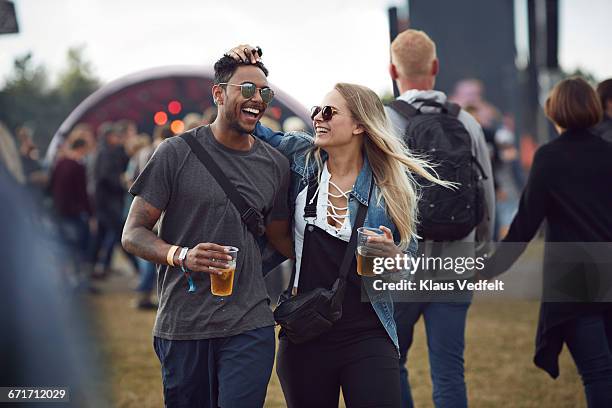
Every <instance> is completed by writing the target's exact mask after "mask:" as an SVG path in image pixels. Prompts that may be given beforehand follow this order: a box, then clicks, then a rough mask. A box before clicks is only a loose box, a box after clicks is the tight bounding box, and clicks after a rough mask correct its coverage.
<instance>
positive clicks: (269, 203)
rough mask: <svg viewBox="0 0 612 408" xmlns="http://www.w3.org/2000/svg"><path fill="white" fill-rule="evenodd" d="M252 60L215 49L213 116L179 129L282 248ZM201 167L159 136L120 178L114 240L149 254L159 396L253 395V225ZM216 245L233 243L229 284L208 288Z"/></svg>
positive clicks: (275, 170)
mask: <svg viewBox="0 0 612 408" xmlns="http://www.w3.org/2000/svg"><path fill="white" fill-rule="evenodd" d="M252 62H253V64H251V61H249V62H248V63H243V62H240V61H236V60H234V59H233V58H231V57H230V56H224V57H223V58H221V59H220V60H219V61H217V63H216V64H215V79H214V86H213V88H212V96H213V98H214V101H215V104H216V105H217V107H218V115H217V118H216V119H215V121H214V122H213V123H212V124H211V125H210V126H201V127H198V128H195V129H192V130H190V131H188V133H189V134H190V135H191V136H193V137H194V138H195V142H196V143H199V144H200V145H202V146H203V147H204V149H205V151H206V152H207V153H208V154H209V155H210V156H211V158H212V159H213V160H214V162H216V164H217V165H218V167H219V168H220V169H221V171H222V172H223V174H224V175H225V176H226V177H227V179H228V180H229V182H230V183H231V184H233V185H234V187H235V188H236V190H237V191H238V193H239V194H240V195H241V196H242V197H243V199H244V201H245V202H246V203H247V204H248V205H249V206H250V207H252V208H253V209H255V212H258V213H260V214H261V215H262V216H263V219H264V221H265V224H266V225H265V233H266V236H267V238H268V241H269V242H270V243H272V244H273V245H274V246H275V247H276V248H277V249H278V250H279V251H280V252H281V253H283V254H284V255H285V256H288V257H290V256H291V255H292V250H291V240H290V239H289V238H288V237H289V227H288V216H289V209H288V205H287V189H288V180H289V164H288V161H287V159H285V158H284V156H282V155H281V154H280V153H279V152H277V151H276V150H274V149H273V148H271V147H270V146H268V145H267V144H265V143H263V142H260V141H259V140H258V139H256V138H254V137H253V136H252V135H251V132H252V131H253V130H254V128H255V125H256V124H257V122H258V120H259V119H260V118H261V117H262V115H263V114H264V112H265V110H266V108H267V106H268V103H270V101H271V100H272V98H273V96H274V92H273V91H272V90H271V89H270V87H269V86H268V82H267V79H266V77H267V74H268V71H267V69H266V68H265V67H264V65H263V64H262V63H261V62H259V61H255V60H253V61H252ZM207 167H208V166H204V164H203V163H202V162H200V161H199V160H198V158H197V156H196V154H194V152H193V151H192V150H191V149H190V146H189V145H188V144H187V142H186V140H185V139H184V138H183V137H172V138H169V139H166V140H165V141H164V142H162V143H161V144H160V146H159V147H158V148H157V150H156V151H155V153H154V155H153V156H152V158H151V160H150V161H149V163H148V164H147V166H146V167H145V168H144V169H143V171H142V173H141V174H140V176H139V177H138V179H137V180H136V181H135V182H134V185H133V186H132V188H131V189H130V192H131V193H132V194H133V195H134V196H135V199H134V201H133V204H132V207H131V209H130V213H129V215H128V219H127V221H126V225H125V229H124V233H123V239H122V243H123V245H124V246H125V248H126V249H127V250H128V251H129V252H131V253H133V254H135V255H137V256H139V257H141V258H144V259H146V260H148V261H151V262H154V263H156V264H158V265H159V266H158V268H159V269H158V295H159V310H158V312H157V318H156V321H155V327H154V329H153V335H154V347H155V352H156V354H157V356H158V358H159V360H160V362H161V367H162V379H163V386H164V398H165V404H166V406H167V407H215V408H216V407H218V406H222V407H261V406H263V403H264V399H265V395H266V389H267V385H268V382H269V379H270V375H271V372H272V365H273V362H274V350H275V340H274V319H273V316H272V312H271V310H270V307H269V303H270V300H269V298H268V294H267V291H266V285H265V282H264V279H263V274H262V259H261V253H260V249H259V247H258V243H257V237H256V235H257V234H255V233H253V232H251V231H252V230H253V229H252V228H249V227H247V225H246V224H245V222H243V220H242V218H241V214H240V212H239V211H238V210H237V209H236V207H235V206H234V205H233V202H231V201H230V200H229V199H228V197H227V195H226V194H225V192H224V190H223V189H222V187H221V186H220V184H219V183H218V180H217V179H215V177H213V175H212V174H211V173H210V172H209V171H208V168H207ZM160 218H161V224H160V228H159V236H157V235H156V234H155V233H153V232H152V228H153V226H154V225H155V223H156V222H157V221H158V219H160ZM226 246H234V247H237V248H238V249H239V252H238V257H237V261H236V269H235V274H234V281H233V292H232V294H231V295H229V296H225V297H219V296H213V295H212V294H211V289H210V279H209V276H208V275H209V274H215V273H219V272H218V270H217V268H219V269H224V268H227V267H228V265H227V264H226V262H227V261H228V260H229V259H230V257H229V256H228V255H227V253H225V248H226ZM184 271H187V272H185V273H183V272H184ZM188 277H190V279H191V280H192V281H193V284H194V285H195V291H193V292H192V291H190V284H191V283H192V282H191V281H190V280H189V279H188Z"/></svg>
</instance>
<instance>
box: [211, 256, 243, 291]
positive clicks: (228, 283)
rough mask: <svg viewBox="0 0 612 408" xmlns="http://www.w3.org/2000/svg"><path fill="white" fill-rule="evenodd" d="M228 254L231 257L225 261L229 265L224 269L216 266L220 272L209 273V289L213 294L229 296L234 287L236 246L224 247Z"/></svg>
mask: <svg viewBox="0 0 612 408" xmlns="http://www.w3.org/2000/svg"><path fill="white" fill-rule="evenodd" d="M225 248H226V249H227V250H228V252H226V254H228V255H229V256H231V257H232V259H231V260H230V261H227V263H228V264H229V267H228V268H226V269H220V268H216V269H217V271H219V272H221V274H219V275H217V274H212V273H211V274H210V291H211V292H212V294H213V295H215V296H229V295H231V294H232V290H233V288H234V272H235V271H236V258H237V256H238V248H236V247H231V246H228V247H225Z"/></svg>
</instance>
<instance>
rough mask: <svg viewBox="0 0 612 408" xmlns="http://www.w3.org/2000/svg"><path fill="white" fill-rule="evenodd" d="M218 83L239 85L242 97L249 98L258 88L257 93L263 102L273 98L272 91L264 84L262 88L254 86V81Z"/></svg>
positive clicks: (268, 101)
mask: <svg viewBox="0 0 612 408" xmlns="http://www.w3.org/2000/svg"><path fill="white" fill-rule="evenodd" d="M219 85H230V86H239V87H240V93H241V94H242V97H243V98H244V99H251V98H252V97H253V96H255V92H256V91H257V90H259V94H260V95H261V100H262V101H263V102H264V103H270V101H272V98H274V91H273V90H272V89H271V88H269V87H267V86H265V87H263V88H258V87H257V86H255V84H254V83H252V82H245V83H243V84H240V85H239V84H231V83H229V82H222V83H220V84H219Z"/></svg>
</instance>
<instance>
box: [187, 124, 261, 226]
mask: <svg viewBox="0 0 612 408" xmlns="http://www.w3.org/2000/svg"><path fill="white" fill-rule="evenodd" d="M196 131H197V130H196ZM180 137H181V138H182V139H183V140H184V141H186V142H187V144H188V145H189V147H190V148H191V151H192V152H193V153H194V154H195V155H196V157H197V158H198V159H199V160H200V162H201V163H202V164H203V165H204V167H206V169H207V170H208V171H209V172H210V174H211V175H212V176H213V177H214V179H215V180H216V181H217V183H219V186H221V188H222V189H223V191H224V192H225V195H226V196H227V198H229V200H230V201H231V202H232V204H233V205H234V207H236V209H237V210H238V212H239V213H240V218H242V222H244V224H245V225H246V227H247V229H248V230H249V231H251V233H252V234H253V236H254V237H255V238H257V237H260V236H262V235H263V234H264V232H265V223H264V217H263V215H262V214H261V213H260V212H259V211H258V210H257V209H256V208H253V207H251V206H250V205H248V204H247V202H246V201H245V199H244V197H242V195H241V194H240V193H239V192H238V190H236V186H234V185H233V184H232V182H231V181H229V180H228V178H227V177H226V176H225V174H223V171H222V170H221V169H220V168H219V165H218V164H217V162H215V161H214V159H213V158H212V156H211V155H210V154H208V152H207V151H206V149H204V147H203V146H202V145H201V144H200V143H199V142H198V141H197V140H196V138H195V137H193V135H192V134H191V133H190V132H187V133H183V134H182V135H181V136H180Z"/></svg>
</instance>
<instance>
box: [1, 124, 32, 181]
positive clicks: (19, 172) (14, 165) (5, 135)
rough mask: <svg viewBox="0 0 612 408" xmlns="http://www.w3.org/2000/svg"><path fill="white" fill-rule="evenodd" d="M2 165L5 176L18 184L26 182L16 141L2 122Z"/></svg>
mask: <svg viewBox="0 0 612 408" xmlns="http://www.w3.org/2000/svg"><path fill="white" fill-rule="evenodd" d="M0 163H2V164H3V166H2V168H1V170H2V171H3V172H4V173H5V174H7V175H9V176H10V177H11V178H13V179H14V180H15V181H17V182H18V183H21V184H24V183H25V182H26V177H25V175H24V173H23V164H22V163H21V160H20V157H19V150H18V149H17V145H16V144H15V139H13V135H11V132H9V130H8V128H7V127H6V126H5V125H4V123H2V122H0Z"/></svg>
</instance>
